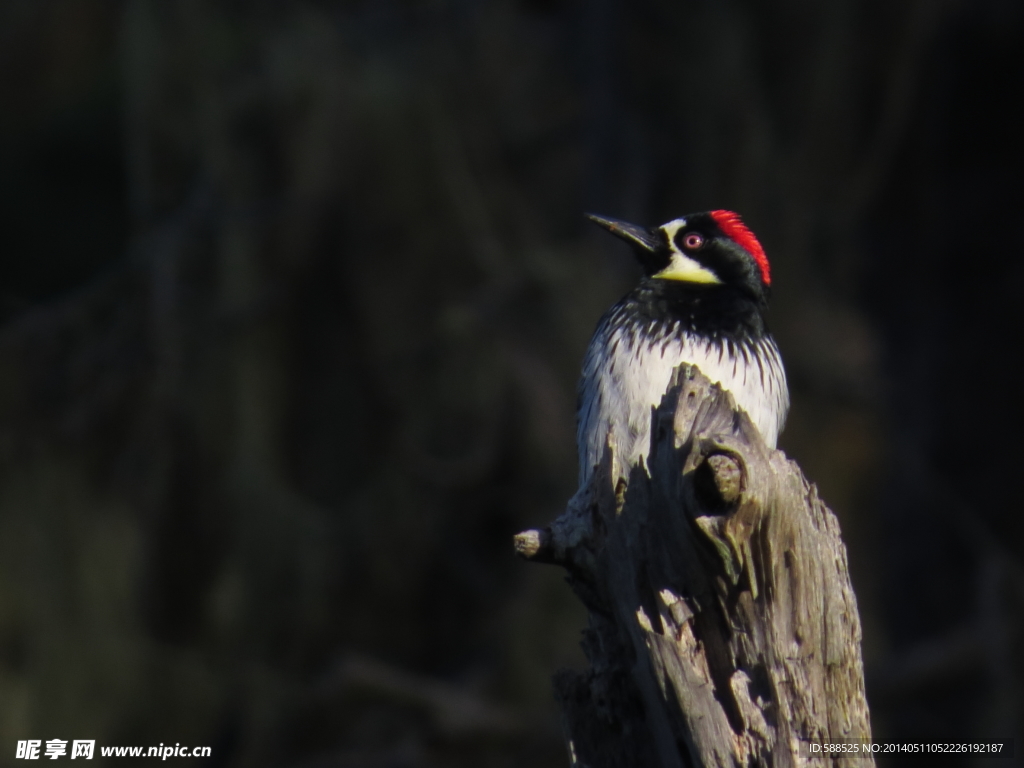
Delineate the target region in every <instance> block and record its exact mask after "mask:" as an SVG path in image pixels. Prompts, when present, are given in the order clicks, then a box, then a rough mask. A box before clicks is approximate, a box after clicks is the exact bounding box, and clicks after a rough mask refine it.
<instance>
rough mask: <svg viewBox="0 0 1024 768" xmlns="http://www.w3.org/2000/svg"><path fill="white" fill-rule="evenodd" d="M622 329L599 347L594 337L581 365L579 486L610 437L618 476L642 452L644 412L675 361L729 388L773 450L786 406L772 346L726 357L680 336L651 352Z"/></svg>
mask: <svg viewBox="0 0 1024 768" xmlns="http://www.w3.org/2000/svg"><path fill="white" fill-rule="evenodd" d="M631 341H632V339H631V335H630V334H629V333H628V332H626V331H621V330H620V331H615V332H613V333H612V335H610V336H609V337H608V338H607V339H606V340H605V341H604V342H603V343H602V342H601V341H599V340H598V339H596V338H595V340H594V342H593V343H592V344H591V347H590V349H589V350H587V357H586V360H585V361H584V364H583V377H582V379H581V381H580V413H579V422H578V425H577V434H576V441H577V447H578V450H579V460H580V485H581V486H582V485H583V484H584V483H586V482H587V480H589V479H590V475H591V473H592V472H593V469H594V466H595V465H597V464H598V463H599V462H600V460H601V455H602V453H603V452H604V447H605V443H606V441H607V440H608V436H609V433H610V434H611V440H612V444H613V445H614V446H616V463H617V465H618V467H619V470H618V471H619V473H620V474H621V475H623V476H628V474H629V470H630V468H631V467H632V466H634V465H635V464H636V463H637V462H638V461H640V460H641V459H644V458H646V456H647V454H648V452H649V451H650V431H651V409H652V408H655V407H657V406H658V405H659V404H660V403H661V399H662V397H663V396H664V395H665V391H666V390H667V389H668V384H669V380H670V379H671V376H672V371H673V370H674V369H675V368H676V367H677V366H678V365H680V364H681V363H692V364H693V365H696V366H697V367H698V368H699V369H700V370H701V373H703V374H704V375H705V376H707V377H708V378H709V379H711V381H712V382H716V383H719V384H721V385H722V387H723V388H724V389H727V390H729V391H730V392H731V393H732V395H733V398H735V400H736V404H737V405H738V406H739V407H740V408H742V409H743V410H745V411H746V412H747V414H748V415H749V416H750V419H751V421H753V423H754V425H755V426H756V427H757V428H758V430H759V431H760V433H761V436H762V437H763V438H764V441H765V443H767V444H768V445H769V446H770V447H772V448H774V447H775V443H776V441H777V440H778V437H779V432H781V431H782V426H783V424H784V423H785V419H786V411H787V410H788V408H789V391H788V389H787V387H786V374H785V371H784V370H783V368H782V361H781V359H780V357H779V354H778V349H777V348H776V346H775V342H774V341H772V340H771V339H770V338H769V339H765V340H762V341H761V342H758V344H759V347H760V349H759V352H760V360H761V363H760V364H759V363H758V360H757V358H755V357H754V355H753V352H752V350H749V349H748V350H747V351H746V353H744V352H743V351H742V349H741V346H740V345H737V346H735V347H734V348H733V349H734V350H735V351H734V354H733V355H729V353H728V352H727V351H726V349H725V347H724V346H721V347H720V346H718V345H715V344H711V343H708V342H705V341H702V340H697V339H693V338H690V337H688V336H684V337H682V338H679V339H668V340H664V341H659V342H657V343H656V344H654V345H653V346H648V345H646V344H638V345H633V344H632V343H631Z"/></svg>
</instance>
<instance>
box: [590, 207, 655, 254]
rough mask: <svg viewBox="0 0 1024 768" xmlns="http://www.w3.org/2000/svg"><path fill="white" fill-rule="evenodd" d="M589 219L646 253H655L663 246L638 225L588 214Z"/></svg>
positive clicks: (651, 234) (649, 232) (650, 233)
mask: <svg viewBox="0 0 1024 768" xmlns="http://www.w3.org/2000/svg"><path fill="white" fill-rule="evenodd" d="M587 218H588V219H590V220H591V221H592V222H594V223H595V224H599V225H601V226H602V227H604V228H605V229H607V230H608V231H609V232H611V233H612V234H613V235H615V236H616V237H621V238H622V239H623V240H625V241H626V242H627V243H629V244H630V245H634V246H637V247H639V248H643V249H644V250H645V251H648V252H652V253H653V252H654V251H655V250H656V249H657V248H658V246H659V245H660V244H661V242H660V240H659V239H658V238H657V237H655V235H654V234H653V233H652V232H651V231H650V230H649V229H646V228H644V227H638V226H637V225H636V224H630V223H629V222H627V221H619V220H618V219H608V218H605V217H604V216H597V215H595V214H593V213H588V214H587Z"/></svg>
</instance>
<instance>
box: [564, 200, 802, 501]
mask: <svg viewBox="0 0 1024 768" xmlns="http://www.w3.org/2000/svg"><path fill="white" fill-rule="evenodd" d="M587 217H588V218H589V219H590V220H591V221H593V222H595V223H596V224H598V225H600V226H601V227H603V228H604V229H606V230H608V231H609V232H611V233H612V234H614V235H616V236H618V237H620V238H622V239H623V240H625V241H626V242H628V243H629V244H630V245H631V246H632V249H633V253H634V255H635V256H636V258H637V260H638V261H639V262H640V266H641V268H642V269H643V277H642V278H641V279H640V281H639V283H638V284H637V285H636V286H635V287H634V288H633V289H632V290H631V291H629V293H627V294H626V295H625V296H624V297H623V298H622V299H621V300H620V301H619V302H618V303H616V304H615V305H613V306H612V307H611V308H610V309H609V310H608V311H607V312H605V313H604V315H603V316H602V317H601V319H600V321H599V322H598V324H597V329H596V330H595V332H594V335H593V338H592V339H591V341H590V345H589V347H588V348H587V352H586V355H585V357H584V362H583V371H582V374H581V376H580V380H579V386H578V389H577V395H578V403H577V433H576V442H577V448H578V452H579V485H580V487H581V488H582V487H583V486H584V485H585V484H586V483H587V482H588V481H589V479H590V477H591V475H592V474H593V472H594V470H595V467H596V466H597V464H598V463H600V461H601V457H602V454H603V453H604V450H605V446H606V444H607V441H608V440H609V437H610V438H611V440H612V444H613V445H614V446H615V458H616V463H617V465H618V467H619V470H618V473H619V475H620V476H621V477H622V478H623V479H628V473H629V471H630V469H631V468H632V467H633V466H634V465H635V464H637V463H638V462H640V461H641V460H645V459H646V457H647V454H648V452H649V450H650V431H651V418H652V408H656V407H657V406H658V405H659V404H660V403H661V399H662V397H663V396H664V394H665V392H666V390H667V389H668V386H669V382H670V379H671V376H672V372H673V370H674V369H675V368H676V367H677V366H679V365H680V364H682V363H690V364H692V365H695V366H696V367H697V368H699V369H700V371H701V373H703V374H704V375H705V376H707V377H708V378H709V379H710V380H711V381H712V382H713V383H718V384H719V385H721V387H722V388H723V389H724V390H728V391H729V392H731V393H732V396H733V398H734V399H735V401H736V405H737V406H739V407H740V408H742V409H743V410H744V411H746V412H747V415H748V416H749V417H750V420H751V421H752V422H753V424H754V426H756V427H757V429H758V431H759V432H760V433H761V437H762V438H763V439H764V441H765V443H766V444H767V445H768V446H769V447H771V448H774V447H775V445H776V443H777V441H778V436H779V433H780V432H781V431H782V428H783V426H784V424H785V421H786V415H787V412H788V410H789V389H788V387H787V384H786V372H785V369H784V368H783V364H782V357H781V355H780V354H779V348H778V345H777V344H776V343H775V340H774V338H772V335H771V333H770V332H769V330H768V323H767V319H766V314H767V310H768V299H769V294H770V290H771V268H770V266H769V263H768V257H767V256H766V255H765V252H764V248H762V246H761V244H760V243H759V242H758V240H757V237H755V236H754V233H753V232H751V231H750V229H749V228H748V227H747V226H746V225H745V224H744V223H743V220H742V219H741V218H740V216H739V215H738V214H736V213H734V212H732V211H727V210H714V211H706V212H703V213H694V214H689V215H686V216H683V217H681V218H677V219H673V220H672V221H670V222H668V223H666V224H662V225H660V226H657V227H652V228H647V227H642V226H638V225H636V224H630V223H628V222H625V221H620V220H618V219H612V218H607V217H604V216H597V215H595V214H587Z"/></svg>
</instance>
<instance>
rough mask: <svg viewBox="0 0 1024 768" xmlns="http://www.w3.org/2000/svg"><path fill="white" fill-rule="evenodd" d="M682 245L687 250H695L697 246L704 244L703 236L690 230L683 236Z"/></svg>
mask: <svg viewBox="0 0 1024 768" xmlns="http://www.w3.org/2000/svg"><path fill="white" fill-rule="evenodd" d="M683 245H684V246H685V247H686V250H688V251H696V250H697V249H698V248H700V247H701V246H703V245H704V238H703V237H701V236H700V235H699V234H698V233H697V232H690V233H689V234H687V235H686V237H684V238H683Z"/></svg>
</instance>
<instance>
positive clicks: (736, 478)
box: [515, 365, 873, 768]
mask: <svg viewBox="0 0 1024 768" xmlns="http://www.w3.org/2000/svg"><path fill="white" fill-rule="evenodd" d="M653 418H654V429H653V430H652V438H651V443H652V445H651V452H650V456H649V461H648V470H649V474H648V470H645V468H644V467H643V466H639V467H633V468H632V469H631V471H630V474H629V482H628V484H624V483H621V482H620V483H618V484H617V486H616V485H613V478H615V477H616V476H617V475H618V473H617V472H616V471H614V469H613V465H614V462H615V455H614V454H615V451H614V446H611V445H610V446H609V449H608V450H607V451H606V452H605V457H604V460H603V462H602V466H601V467H600V468H599V469H598V471H597V472H595V473H594V475H593V477H592V480H591V482H590V483H589V484H588V485H587V486H586V487H584V488H581V489H580V491H579V492H578V493H577V494H576V496H574V497H573V499H572V500H571V501H570V502H569V505H568V508H567V509H566V511H565V512H564V513H563V514H562V515H561V516H560V517H559V518H558V519H557V520H555V521H554V522H553V523H551V525H549V526H548V527H547V528H544V529H542V530H534V531H526V532H524V533H521V534H519V535H518V536H516V541H515V543H516V550H517V552H518V553H519V554H520V555H522V556H523V557H525V558H527V559H529V560H533V561H535V562H544V563H556V564H558V565H561V566H563V567H565V569H566V570H567V571H568V573H569V582H570V584H571V585H572V587H573V589H574V590H575V592H576V594H577V595H578V596H579V597H580V599H581V600H582V601H583V602H584V604H585V605H586V607H587V609H588V611H589V618H590V621H589V627H588V629H587V630H586V631H585V633H584V640H583V647H584V650H585V652H586V655H587V658H588V659H589V661H590V665H591V666H590V668H589V669H588V670H587V671H586V672H584V673H582V674H579V673H575V672H569V671H563V672H560V673H558V674H557V675H556V676H555V681H554V682H555V691H556V697H557V698H558V700H559V702H560V704H561V707H562V711H563V714H564V720H565V727H566V731H567V738H568V740H569V742H570V745H569V746H570V752H571V754H572V756H573V764H574V765H580V766H586V767H587V768H606V767H608V768H610V767H611V766H615V767H616V768H619V767H625V766H645V767H646V766H651V767H652V768H653V767H655V766H657V767H658V768H677V767H682V766H702V767H704V766H706V767H710V766H774V768H783V767H784V766H796V765H805V764H813V765H824V764H831V762H832V760H831V759H813V760H812V759H811V757H810V753H809V747H808V746H807V743H814V742H817V743H821V742H829V741H836V740H839V739H864V740H867V739H869V738H870V725H869V721H868V708H867V703H866V700H865V697H864V674H863V668H862V663H861V653H860V640H861V630H860V619H859V617H858V614H857V603H856V599H855V597H854V594H853V589H852V588H851V586H850V578H849V574H848V571H847V562H846V548H845V547H844V545H843V542H842V540H841V538H840V533H839V525H838V523H837V521H836V518H835V516H834V515H833V514H832V512H831V511H830V510H829V509H828V508H827V507H826V506H825V504H824V503H823V502H822V501H821V499H819V498H818V494H817V489H816V488H815V487H814V486H813V485H811V484H809V483H808V482H807V480H806V479H805V478H804V476H803V474H802V473H801V471H800V469H799V467H797V465H796V464H795V463H794V462H792V461H789V460H788V459H787V458H786V456H785V455H784V454H782V453H781V452H779V451H775V450H772V449H769V448H768V447H766V446H765V444H764V441H763V440H762V439H761V436H760V434H759V433H758V431H757V429H756V428H755V427H754V426H753V425H752V424H751V422H750V420H749V418H748V417H747V415H746V414H745V413H743V412H742V411H738V410H737V409H736V406H735V403H734V401H733V398H732V396H731V395H730V394H729V393H727V392H723V391H722V390H721V389H720V388H719V387H718V386H717V385H712V384H710V382H709V381H708V380H707V379H706V378H705V377H704V376H703V375H702V374H701V373H700V372H699V371H698V370H697V369H696V368H694V367H692V366H688V365H684V366H681V367H680V368H679V369H678V370H677V372H676V375H675V377H674V378H673V382H672V385H671V386H670V388H669V390H668V393H667V394H666V396H665V398H664V399H663V401H662V404H661V406H660V407H659V408H658V409H657V411H656V412H655V413H654V415H653ZM802 742H806V743H802ZM842 763H843V764H846V763H848V764H850V765H857V766H858V767H862V768H867V767H868V766H871V765H872V764H873V762H872V761H871V760H870V759H865V758H858V759H857V760H856V762H855V763H854V762H853V761H852V760H850V761H847V760H843V761H842Z"/></svg>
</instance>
